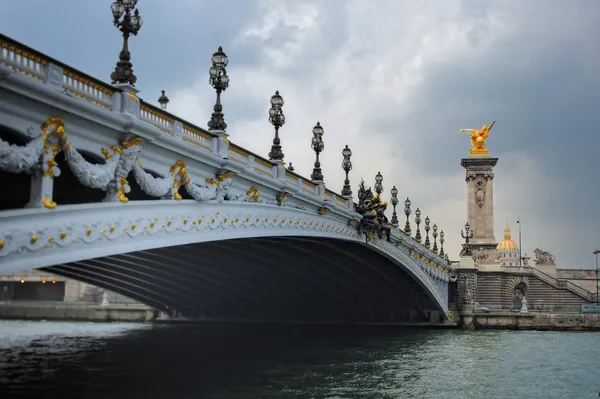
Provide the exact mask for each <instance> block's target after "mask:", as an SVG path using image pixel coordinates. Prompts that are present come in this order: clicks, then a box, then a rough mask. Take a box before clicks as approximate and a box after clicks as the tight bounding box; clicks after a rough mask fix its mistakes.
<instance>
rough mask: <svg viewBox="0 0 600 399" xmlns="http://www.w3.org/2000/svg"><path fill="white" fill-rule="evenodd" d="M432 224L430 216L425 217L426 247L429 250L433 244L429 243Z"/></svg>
mask: <svg viewBox="0 0 600 399" xmlns="http://www.w3.org/2000/svg"><path fill="white" fill-rule="evenodd" d="M430 222H431V220H429V216H426V217H425V246H426V247H427V248H429V246H430V245H431V243H430V242H429V229H430V228H429V223H430Z"/></svg>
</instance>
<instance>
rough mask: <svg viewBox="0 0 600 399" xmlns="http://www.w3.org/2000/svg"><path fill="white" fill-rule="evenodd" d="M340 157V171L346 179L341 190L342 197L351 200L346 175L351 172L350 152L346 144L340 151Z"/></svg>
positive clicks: (350, 190)
mask: <svg viewBox="0 0 600 399" xmlns="http://www.w3.org/2000/svg"><path fill="white" fill-rule="evenodd" d="M342 156H343V157H344V160H343V161H342V169H344V172H345V173H346V179H345V180H344V187H343V188H342V197H344V198H346V199H351V198H352V187H350V180H349V179H348V173H350V171H351V170H352V162H351V161H350V157H352V151H351V150H350V148H348V144H346V147H345V148H344V149H343V150H342Z"/></svg>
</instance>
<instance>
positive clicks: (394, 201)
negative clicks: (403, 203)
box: [390, 186, 398, 227]
mask: <svg viewBox="0 0 600 399" xmlns="http://www.w3.org/2000/svg"><path fill="white" fill-rule="evenodd" d="M391 193H392V199H391V201H390V202H391V203H392V206H393V207H394V212H393V213H392V225H393V226H394V227H398V214H396V205H398V189H397V188H396V186H394V187H392V190H391Z"/></svg>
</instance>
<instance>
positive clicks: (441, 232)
mask: <svg viewBox="0 0 600 399" xmlns="http://www.w3.org/2000/svg"><path fill="white" fill-rule="evenodd" d="M440 256H441V257H442V258H443V257H444V230H442V231H440Z"/></svg>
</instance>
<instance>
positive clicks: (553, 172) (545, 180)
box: [0, 0, 600, 268]
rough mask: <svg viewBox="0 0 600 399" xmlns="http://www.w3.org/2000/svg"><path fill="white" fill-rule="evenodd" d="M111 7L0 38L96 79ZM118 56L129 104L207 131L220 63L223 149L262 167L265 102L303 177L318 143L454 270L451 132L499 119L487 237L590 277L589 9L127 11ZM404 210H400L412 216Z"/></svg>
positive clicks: (515, 4) (16, 9) (72, 3)
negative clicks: (429, 231) (435, 231)
mask: <svg viewBox="0 0 600 399" xmlns="http://www.w3.org/2000/svg"><path fill="white" fill-rule="evenodd" d="M110 3H111V1H110V0H94V1H91V0H86V1H81V0H53V1H48V0H2V1H1V2H0V27H1V31H2V33H4V34H7V35H9V36H11V37H13V38H14V39H16V40H19V41H21V42H23V43H25V44H28V45H29V46H32V47H33V48H35V49H38V50H40V51H42V52H44V53H46V54H48V55H50V56H52V57H54V58H57V59H59V60H61V61H63V62H65V63H67V64H69V65H71V66H73V67H75V68H78V69H80V70H82V71H85V72H86V73H89V74H91V75H93V76H95V77H97V78H100V79H102V80H104V81H109V75H110V73H111V72H112V70H113V69H114V65H115V62H116V61H117V58H118V53H119V51H120V46H121V37H120V35H119V33H118V32H117V30H116V29H115V28H114V27H113V26H112V17H111V13H110ZM139 8H140V11H141V15H142V17H143V18H144V21H145V22H144V26H143V28H142V30H141V32H140V34H139V35H138V36H137V37H134V38H133V39H132V40H131V41H130V49H131V52H132V60H133V63H134V70H135V73H136V75H137V77H138V83H137V88H138V89H140V90H141V92H140V96H141V97H142V98H144V99H145V100H147V101H153V102H156V99H157V98H158V96H159V95H160V90H161V89H164V90H166V91H167V95H168V96H169V97H170V98H171V102H170V103H169V111H171V112H173V113H175V114H177V115H179V116H181V117H183V118H185V119H187V120H189V121H190V122H193V123H196V124H198V125H200V126H206V121H207V120H208V119H209V117H210V112H211V107H212V104H213V102H214V92H213V90H212V88H211V87H210V86H209V84H208V68H209V66H210V56H211V54H212V53H213V52H214V51H215V50H216V49H217V47H218V46H219V45H222V46H223V48H224V50H225V51H226V53H227V55H228V56H229V59H230V64H229V67H228V74H229V76H230V79H231V83H230V87H229V89H228V90H227V91H226V92H225V94H224V96H223V104H224V112H225V117H226V121H227V123H228V124H229V129H228V132H229V133H230V135H231V137H230V138H231V140H232V141H233V142H235V143H236V144H239V145H241V146H243V147H246V148H248V149H249V150H251V151H254V152H256V153H259V154H261V155H263V156H266V155H267V153H268V151H269V148H270V145H271V140H272V134H273V130H272V127H271V125H270V124H269V123H268V120H267V110H268V107H269V98H270V96H271V95H272V94H273V93H274V92H275V90H276V89H278V90H279V91H280V93H281V94H282V95H283V97H284V99H285V106H284V112H285V114H286V118H287V124H286V125H285V126H284V127H283V128H282V131H281V133H282V145H283V149H284V153H285V160H286V161H288V162H289V161H291V162H293V164H294V167H295V168H296V171H297V172H299V173H301V174H303V175H304V176H309V175H310V172H311V170H312V162H313V156H314V155H313V153H312V152H311V150H310V139H311V129H312V127H313V126H314V124H315V123H316V122H317V121H320V122H321V124H322V125H323V127H324V129H325V135H324V141H325V151H324V153H323V159H322V161H323V162H322V163H323V172H324V175H325V181H326V184H327V186H328V187H329V188H331V189H333V190H335V191H337V192H339V191H341V187H342V184H343V172H342V169H341V167H340V163H341V150H342V148H343V147H344V145H345V144H348V145H349V146H350V148H351V149H352V150H353V158H352V161H353V164H354V169H353V170H352V172H351V178H352V184H353V189H354V191H356V186H357V184H358V182H359V180H360V178H361V177H363V178H364V179H365V180H366V181H367V182H369V183H371V184H372V182H373V178H374V176H375V174H376V173H377V172H378V171H381V173H382V174H383V176H384V182H383V184H384V187H385V190H386V191H387V192H389V189H391V188H392V185H396V187H397V188H398V190H399V192H400V194H399V197H401V198H402V199H404V198H406V197H407V196H409V197H410V199H411V200H412V202H413V204H414V207H416V206H419V207H420V208H421V210H422V211H423V216H425V215H429V217H430V218H431V219H432V222H435V223H437V224H438V226H440V228H441V229H443V230H445V231H446V237H447V244H448V245H447V249H448V250H449V251H450V252H451V255H452V256H451V257H452V258H457V253H458V249H459V247H460V242H461V239H460V230H461V228H462V227H463V225H464V223H465V219H466V187H465V181H464V169H462V167H461V166H460V159H461V158H462V157H464V156H466V155H468V148H469V146H470V145H469V140H468V137H467V136H466V135H464V134H463V133H459V132H458V129H461V128H476V127H480V126H481V125H482V124H483V123H489V122H491V121H493V120H497V121H498V122H497V124H496V126H495V127H494V129H493V130H492V133H491V135H490V138H489V139H488V148H489V149H490V151H491V152H492V155H494V156H497V157H499V158H500V160H499V162H498V166H497V167H496V171H495V175H496V178H495V180H494V185H495V187H494V191H495V193H494V194H495V203H496V206H495V223H496V224H495V231H496V238H497V239H498V240H501V239H502V236H503V228H504V225H505V223H506V220H508V221H509V223H510V226H511V227H512V228H513V233H514V234H513V238H514V239H515V240H517V239H518V233H517V224H516V223H515V221H516V219H517V217H520V218H521V220H522V221H523V252H527V253H528V254H530V255H531V254H532V252H533V249H535V248H538V247H539V248H541V249H544V250H548V251H550V252H552V253H553V254H555V256H556V258H557V263H558V264H559V267H568V268H579V267H585V268H589V267H593V266H594V257H593V255H592V251H593V249H594V248H595V247H598V246H600V210H599V209H598V202H599V199H598V198H599V197H600V178H599V177H598V172H599V171H600V160H599V156H598V154H599V144H600V138H599V134H598V132H597V129H599V125H600V123H599V122H600V121H599V119H600V116H599V115H600V65H599V62H600V41H599V39H598V38H600V23H599V21H600V1H597V0H572V1H559V0H528V1H527V2H524V1H521V0H502V1H500V0H498V1H484V0H454V1H450V0H429V1H410V0H379V1H376V2H367V1H364V0H302V1H299V0H297V1H295V0H221V1H218V2H217V1H203V0H177V1H163V0H141V1H140V2H139ZM413 209H414V208H413Z"/></svg>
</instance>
